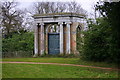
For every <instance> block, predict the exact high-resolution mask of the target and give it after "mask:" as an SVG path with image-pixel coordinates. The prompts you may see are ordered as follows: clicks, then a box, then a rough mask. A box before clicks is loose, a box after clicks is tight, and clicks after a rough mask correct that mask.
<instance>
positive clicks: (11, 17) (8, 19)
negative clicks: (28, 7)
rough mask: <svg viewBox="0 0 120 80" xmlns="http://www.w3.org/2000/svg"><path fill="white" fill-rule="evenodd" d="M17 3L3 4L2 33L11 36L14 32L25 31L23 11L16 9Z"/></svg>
mask: <svg viewBox="0 0 120 80" xmlns="http://www.w3.org/2000/svg"><path fill="white" fill-rule="evenodd" d="M17 5H18V3H17V2H9V1H7V2H3V3H2V16H3V19H2V31H3V34H5V35H7V36H10V32H12V31H18V32H19V31H20V30H21V29H23V27H22V23H23V11H21V10H19V9H16V7H17Z"/></svg>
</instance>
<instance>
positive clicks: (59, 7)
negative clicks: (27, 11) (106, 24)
mask: <svg viewBox="0 0 120 80" xmlns="http://www.w3.org/2000/svg"><path fill="white" fill-rule="evenodd" d="M34 8H35V13H37V14H47V13H59V12H72V13H80V14H86V12H87V11H85V10H84V9H83V8H82V7H81V5H80V4H78V3H77V2H75V1H73V2H37V3H35V4H34Z"/></svg>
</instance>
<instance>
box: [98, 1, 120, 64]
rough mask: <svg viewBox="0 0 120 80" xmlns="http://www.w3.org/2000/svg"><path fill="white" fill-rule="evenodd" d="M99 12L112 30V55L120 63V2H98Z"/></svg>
mask: <svg viewBox="0 0 120 80" xmlns="http://www.w3.org/2000/svg"><path fill="white" fill-rule="evenodd" d="M96 7H97V10H99V11H100V13H101V14H102V15H103V17H105V19H106V20H107V21H108V23H109V27H110V28H111V32H112V33H111V41H110V50H109V52H110V54H111V55H112V56H113V58H116V62H118V63H119V62H120V58H119V57H120V48H119V47H120V45H119V44H120V39H119V37H120V28H119V25H120V22H119V21H120V18H119V15H120V2H98V4H97V5H96Z"/></svg>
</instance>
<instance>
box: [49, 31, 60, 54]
mask: <svg viewBox="0 0 120 80" xmlns="http://www.w3.org/2000/svg"><path fill="white" fill-rule="evenodd" d="M48 53H49V54H53V55H55V54H59V53H60V37H59V33H48Z"/></svg>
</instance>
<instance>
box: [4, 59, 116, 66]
mask: <svg viewBox="0 0 120 80" xmlns="http://www.w3.org/2000/svg"><path fill="white" fill-rule="evenodd" d="M2 61H12V62H15V61H18V62H41V63H65V64H80V65H88V66H99V67H110V68H117V67H118V66H117V65H116V64H114V63H107V62H92V61H84V60H81V59H80V58H4V59H2Z"/></svg>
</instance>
